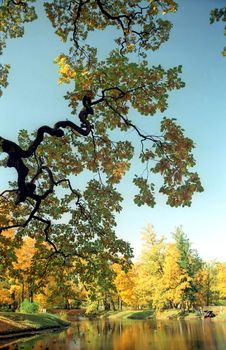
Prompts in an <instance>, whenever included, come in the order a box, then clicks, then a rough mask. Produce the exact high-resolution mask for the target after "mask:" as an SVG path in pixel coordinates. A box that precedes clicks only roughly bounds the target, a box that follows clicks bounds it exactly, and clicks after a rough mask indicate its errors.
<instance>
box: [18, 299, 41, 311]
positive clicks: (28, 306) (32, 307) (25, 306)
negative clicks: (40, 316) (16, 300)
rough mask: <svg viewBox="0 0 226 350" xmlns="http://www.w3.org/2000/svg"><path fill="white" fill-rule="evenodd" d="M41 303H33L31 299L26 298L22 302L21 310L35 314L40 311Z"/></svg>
mask: <svg viewBox="0 0 226 350" xmlns="http://www.w3.org/2000/svg"><path fill="white" fill-rule="evenodd" d="M38 309H39V304H38V303H31V302H30V301H29V300H27V299H25V300H24V301H23V302H22V303H21V304H20V312H24V313H28V314H34V313H36V312H38Z"/></svg>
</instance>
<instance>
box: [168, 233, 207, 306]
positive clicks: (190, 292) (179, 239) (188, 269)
mask: <svg viewBox="0 0 226 350" xmlns="http://www.w3.org/2000/svg"><path fill="white" fill-rule="evenodd" d="M173 238H174V240H175V242H176V247H177V249H178V251H179V256H178V264H179V266H180V267H181V269H182V270H183V271H184V273H185V274H187V276H188V278H189V279H190V282H189V284H188V285H187V287H186V288H185V290H184V293H183V298H182V304H183V307H185V308H189V307H192V306H194V305H195V301H196V293H197V291H198V286H197V284H196V282H197V281H196V276H197V274H198V273H199V272H200V270H201V269H202V266H203V262H202V260H201V258H200V257H199V255H198V252H197V251H196V250H195V249H193V248H192V246H191V242H190V240H189V238H188V237H187V235H186V234H185V233H184V232H183V230H182V228H181V227H178V228H177V229H176V230H175V232H174V233H173Z"/></svg>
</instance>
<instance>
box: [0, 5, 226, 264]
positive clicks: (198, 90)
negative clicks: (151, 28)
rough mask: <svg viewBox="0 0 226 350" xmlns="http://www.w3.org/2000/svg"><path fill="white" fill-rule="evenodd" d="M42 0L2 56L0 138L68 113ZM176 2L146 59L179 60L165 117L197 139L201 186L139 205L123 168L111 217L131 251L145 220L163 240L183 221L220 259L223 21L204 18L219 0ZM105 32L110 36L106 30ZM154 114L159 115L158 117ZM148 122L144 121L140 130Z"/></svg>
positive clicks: (57, 46)
mask: <svg viewBox="0 0 226 350" xmlns="http://www.w3.org/2000/svg"><path fill="white" fill-rule="evenodd" d="M41 2H42V1H38V3H39V14H40V21H39V20H38V21H35V22H33V23H31V24H29V25H28V26H26V31H25V36H24V38H22V39H16V40H11V41H9V42H8V45H7V48H6V50H5V53H4V55H3V56H2V57H1V61H2V62H6V63H10V64H11V72H10V76H9V83H10V84H9V86H8V88H7V89H6V90H5V91H4V93H3V96H2V98H1V101H0V122H1V136H3V137H5V138H8V139H12V140H16V137H17V133H18V131H19V130H20V129H28V130H29V131H33V130H34V129H35V128H37V127H39V126H41V125H43V124H49V125H53V124H54V123H55V122H56V121H58V120H62V119H65V118H68V117H70V110H69V109H68V107H67V101H65V100H64V99H63V95H64V93H65V92H66V91H67V90H68V86H67V85H65V86H58V85H57V83H56V82H57V79H58V76H57V67H56V65H54V64H53V60H54V58H55V57H56V56H57V55H59V53H61V52H63V51H65V46H64V45H63V44H62V43H61V42H60V41H59V40H58V38H57V37H56V36H55V35H54V34H53V30H52V28H51V26H50V23H49V22H48V20H47V19H46V18H45V15H44V14H43V12H42V9H41V6H40V4H41ZM178 3H179V10H178V12H177V13H175V14H173V15H172V16H171V19H172V22H173V24H174V27H173V30H172V32H171V37H170V40H169V41H168V42H167V43H166V44H164V45H162V47H161V48H160V50H158V51H157V52H155V53H152V52H151V53H150V54H149V56H148V58H149V61H150V64H154V65H156V64H162V65H163V66H164V67H166V68H170V67H171V66H175V65H179V64H182V65H183V75H182V78H183V80H184V81H185V83H186V87H185V88H184V89H182V90H180V91H177V92H175V93H173V94H171V95H170V99H169V108H168V110H167V111H166V112H164V113H163V116H168V117H174V118H176V119H177V120H178V121H179V123H180V124H181V125H182V126H183V128H184V129H185V130H186V134H187V135H188V136H189V137H191V138H192V139H193V140H194V141H195V144H196V149H195V158H196V160H197V166H196V170H197V171H198V173H199V174H200V177H201V180H202V184H203V186H204V188H205V192H203V193H201V194H197V195H195V197H194V200H193V205H192V207H191V208H177V209H174V208H170V207H168V206H166V205H165V201H164V198H163V197H162V196H159V197H158V201H157V205H156V207H155V208H154V209H152V208H148V207H140V208H138V207H137V206H135V204H133V202H132V197H133V195H134V193H135V189H134V188H133V187H132V185H131V179H132V174H130V173H129V174H128V175H127V176H126V178H125V181H124V182H123V183H122V184H121V185H120V186H119V188H120V190H121V191H122V193H123V195H124V198H125V200H124V205H123V206H124V209H123V212H122V213H121V214H120V215H119V216H118V217H117V221H118V227H117V233H118V235H119V236H120V237H122V238H124V239H126V240H128V241H130V242H131V244H132V246H133V247H134V248H135V253H136V255H137V254H138V253H139V249H140V231H141V229H142V228H143V227H144V226H145V225H146V224H148V223H151V224H153V225H154V227H155V230H156V232H157V233H158V234H164V235H165V236H166V237H167V238H170V235H171V232H173V230H174V228H175V227H176V226H179V225H182V226H183V229H184V231H185V233H186V234H187V235H188V236H189V238H190V240H191V241H192V242H193V247H194V248H196V249H197V250H198V251H199V253H200V255H201V257H202V258H203V259H205V260H209V259H214V258H217V259H219V260H223V261H226V253H225V251H226V116H225V104H226V58H223V56H222V55H221V51H222V50H223V47H224V46H225V45H226V44H225V37H224V26H223V24H222V23H217V24H214V25H210V24H209V12H210V10H211V9H212V8H215V7H222V6H225V0H189V1H188V0H178ZM108 35H109V36H110V37H111V36H112V37H113V33H111V32H109V31H108ZM95 39H96V37H95V35H92V36H91V37H90V40H91V41H94V40H95ZM102 39H103V40H104V39H105V40H106V37H104V36H103V37H102ZM108 43H110V40H107V41H105V42H104V43H103V42H101V41H100V40H99V39H98V47H99V49H100V50H102V49H103V52H102V54H104V50H105V51H106V52H107V51H108V50H110V46H108ZM94 45H95V43H94ZM160 117H161V115H157V116H156V118H157V119H156V120H157V121H159V120H160ZM72 118H73V117H72ZM147 123H149V122H147V120H145V121H143V125H144V127H145V128H146V127H147V125H148V124H147ZM154 127H155V126H154ZM149 130H152V129H151V124H150V126H149ZM134 168H136V166H134ZM133 170H134V169H133ZM135 170H136V169H135ZM14 175H15V173H14V172H13V170H12V169H0V188H1V189H5V188H6V186H7V179H13V176H14Z"/></svg>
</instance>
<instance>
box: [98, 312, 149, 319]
mask: <svg viewBox="0 0 226 350" xmlns="http://www.w3.org/2000/svg"><path fill="white" fill-rule="evenodd" d="M99 316H100V317H101V318H108V319H110V320H117V319H133V320H143V319H146V318H149V317H153V311H151V310H123V311H108V312H102V313H100V314H99Z"/></svg>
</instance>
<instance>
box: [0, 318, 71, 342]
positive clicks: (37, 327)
mask: <svg viewBox="0 0 226 350" xmlns="http://www.w3.org/2000/svg"><path fill="white" fill-rule="evenodd" d="M68 325H69V322H67V321H64V320H61V319H59V318H57V317H55V316H53V315H50V314H21V313H14V312H0V338H1V337H6V336H15V335H22V334H34V333H36V332H39V331H42V330H46V329H48V330H50V329H61V328H64V327H67V326H68Z"/></svg>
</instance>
